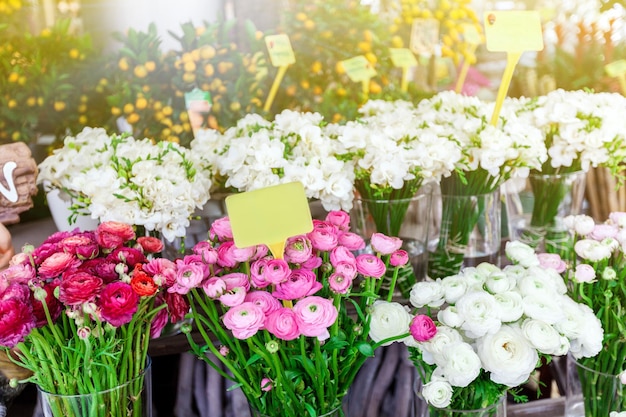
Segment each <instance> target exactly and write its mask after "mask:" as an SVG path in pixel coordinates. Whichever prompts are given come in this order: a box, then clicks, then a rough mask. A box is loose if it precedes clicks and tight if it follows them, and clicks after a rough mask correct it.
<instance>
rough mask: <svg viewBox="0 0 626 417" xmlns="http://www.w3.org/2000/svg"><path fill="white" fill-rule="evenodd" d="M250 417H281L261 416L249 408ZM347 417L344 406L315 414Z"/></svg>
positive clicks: (318, 416)
mask: <svg viewBox="0 0 626 417" xmlns="http://www.w3.org/2000/svg"><path fill="white" fill-rule="evenodd" d="M250 416H251V417H281V416H269V415H267V414H263V413H261V412H259V411H257V410H256V409H255V408H253V407H250ZM347 416H348V412H347V409H346V406H345V405H344V406H341V405H340V406H338V407H337V408H335V409H333V410H331V411H329V412H327V413H324V414H317V417H347Z"/></svg>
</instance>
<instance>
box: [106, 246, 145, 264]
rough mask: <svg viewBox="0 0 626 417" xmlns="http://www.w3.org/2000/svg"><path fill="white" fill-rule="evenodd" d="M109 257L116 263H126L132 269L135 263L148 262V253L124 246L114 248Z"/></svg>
mask: <svg viewBox="0 0 626 417" xmlns="http://www.w3.org/2000/svg"><path fill="white" fill-rule="evenodd" d="M107 259H108V260H111V261H114V262H116V263H120V262H121V263H125V264H126V265H128V266H129V268H130V269H133V268H134V267H135V265H137V264H139V263H145V262H146V255H144V254H143V252H142V251H140V250H139V249H136V248H129V247H126V246H122V247H119V248H116V249H114V250H113V252H111V253H110V254H109V256H107Z"/></svg>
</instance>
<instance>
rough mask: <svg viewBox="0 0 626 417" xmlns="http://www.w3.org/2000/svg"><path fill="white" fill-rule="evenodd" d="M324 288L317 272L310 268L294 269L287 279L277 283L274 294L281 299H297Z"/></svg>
mask: <svg viewBox="0 0 626 417" xmlns="http://www.w3.org/2000/svg"><path fill="white" fill-rule="evenodd" d="M321 289H322V284H321V283H320V282H319V281H317V277H316V276H315V273H314V272H313V271H311V270H308V269H294V270H293V271H291V274H290V275H289V278H288V279H287V281H285V282H282V283H280V284H278V285H276V289H275V290H274V292H273V293H272V295H273V296H274V297H276V298H278V299H280V300H297V299H298V298H302V297H306V296H308V295H313V294H315V293H316V292H318V291H319V290H321Z"/></svg>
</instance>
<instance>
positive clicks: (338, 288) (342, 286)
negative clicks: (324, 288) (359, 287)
mask: <svg viewBox="0 0 626 417" xmlns="http://www.w3.org/2000/svg"><path fill="white" fill-rule="evenodd" d="M328 285H329V286H330V290H331V291H332V292H334V293H337V294H345V293H347V292H348V289H349V288H350V286H351V285H352V278H351V277H346V276H344V275H342V274H339V273H337V272H335V273H334V274H331V275H330V276H329V277H328Z"/></svg>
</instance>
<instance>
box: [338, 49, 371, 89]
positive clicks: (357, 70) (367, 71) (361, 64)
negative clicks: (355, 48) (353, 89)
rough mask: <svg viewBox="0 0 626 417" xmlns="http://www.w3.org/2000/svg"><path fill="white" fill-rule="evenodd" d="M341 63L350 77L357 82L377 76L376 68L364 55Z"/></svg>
mask: <svg viewBox="0 0 626 417" xmlns="http://www.w3.org/2000/svg"><path fill="white" fill-rule="evenodd" d="M341 65H343V69H344V70H345V71H346V75H347V76H348V78H350V80H352V81H353V82H355V83H358V82H365V81H369V79H370V78H372V77H374V76H376V70H375V69H374V67H372V64H371V63H370V62H369V61H368V60H367V58H365V56H364V55H357V56H355V57H353V58H350V59H346V60H344V61H341Z"/></svg>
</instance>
